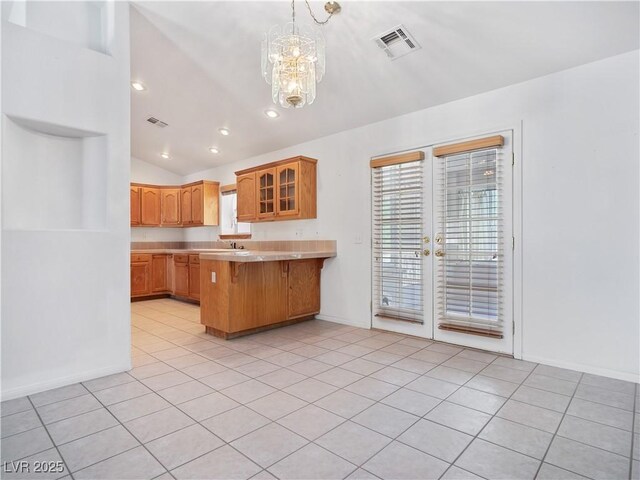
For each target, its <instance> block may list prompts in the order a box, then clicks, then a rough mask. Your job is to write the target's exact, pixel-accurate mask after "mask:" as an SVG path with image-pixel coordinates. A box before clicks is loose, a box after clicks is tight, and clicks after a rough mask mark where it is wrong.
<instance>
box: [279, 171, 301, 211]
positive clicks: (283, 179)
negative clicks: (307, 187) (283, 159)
mask: <svg viewBox="0 0 640 480" xmlns="http://www.w3.org/2000/svg"><path fill="white" fill-rule="evenodd" d="M298 174H299V169H298V163H290V164H286V165H282V166H280V167H278V168H277V178H278V202H277V205H278V206H277V209H278V215H297V214H298V211H299V210H300V207H299V181H298Z"/></svg>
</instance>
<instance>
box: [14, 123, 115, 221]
mask: <svg viewBox="0 0 640 480" xmlns="http://www.w3.org/2000/svg"><path fill="white" fill-rule="evenodd" d="M2 134H3V145H2V220H3V222H2V223H3V229H4V230H93V231H100V230H104V229H105V228H106V215H107V184H106V182H105V179H106V178H107V136H106V135H104V134H99V133H94V132H86V131H82V130H77V129H74V128H68V127H63V126H59V125H53V124H49V123H44V122H38V121H33V120H27V119H22V118H16V117H9V116H6V115H3V118H2Z"/></svg>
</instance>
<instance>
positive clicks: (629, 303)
mask: <svg viewBox="0 0 640 480" xmlns="http://www.w3.org/2000/svg"><path fill="white" fill-rule="evenodd" d="M638 70H639V61H638V52H637V51H636V52H631V53H628V54H624V55H620V56H617V57H612V58H609V59H606V60H603V61H599V62H596V63H592V64H588V65H584V66H581V67H578V68H574V69H571V70H567V71H564V72H560V73H556V74H553V75H549V76H546V77H542V78H538V79H535V80H531V81H528V82H525V83H522V84H518V85H513V86H510V87H507V88H503V89H500V90H496V91H493V92H489V93H485V94H482V95H478V96H474V97H470V98H467V99H464V100H460V101H456V102H452V103H448V104H445V105H441V106H438V107H434V108H429V109H426V110H421V111H418V112H415V113H412V114H409V115H404V116H402V117H397V118H393V119H390V120H387V121H384V122H380V123H376V124H372V125H368V126H365V127H362V128H358V129H354V130H349V131H345V132H341V133H339V134H336V135H332V136H330V137H325V138H321V139H318V140H315V141H312V142H308V143H304V144H301V145H296V146H292V147H290V148H286V149H283V150H280V151H276V152H272V153H269V154H265V155H261V156H258V157H254V158H249V159H246V160H243V161H240V162H236V163H233V164H229V165H224V166H221V167H218V168H214V169H211V170H207V171H205V172H200V173H197V174H194V175H190V176H188V177H186V178H185V180H186V181H191V180H196V179H200V178H205V179H212V180H217V181H220V182H221V183H231V182H233V181H234V175H233V172H234V171H235V170H239V169H242V168H246V167H250V166H254V165H258V164H260V163H265V162H268V161H273V160H278V159H282V158H286V157H289V156H294V155H307V156H310V157H314V158H317V159H318V160H319V161H318V218H317V219H315V220H304V221H292V222H274V223H265V224H256V225H254V229H253V238H254V239H256V240H266V239H314V238H318V239H335V240H337V241H338V257H337V258H335V259H332V260H329V261H327V262H325V267H324V270H323V276H322V312H321V317H323V318H326V319H330V320H334V321H338V322H342V323H347V324H353V325H359V326H363V327H368V326H369V324H370V313H369V302H370V300H371V294H370V291H371V272H370V268H371V266H370V258H371V257H370V244H369V241H368V239H369V238H370V229H371V225H370V187H369V178H370V172H369V166H368V162H369V159H370V157H372V156H375V155H380V154H384V153H389V152H395V151H401V150H404V149H409V148H415V147H420V146H427V145H432V144H434V143H438V142H443V141H448V140H455V139H459V138H464V137H467V136H471V135H478V134H482V133H488V132H493V131H496V130H500V129H505V128H515V129H516V133H518V134H520V135H521V138H522V151H521V152H517V153H516V154H517V162H521V163H520V166H521V170H520V171H521V172H522V192H521V195H522V198H521V201H522V212H521V220H522V236H521V237H520V234H519V232H517V236H518V237H519V238H517V242H518V245H519V246H521V248H522V255H523V262H522V275H521V278H520V279H519V280H520V282H521V284H522V288H523V293H522V324H521V325H519V328H521V329H522V345H521V348H522V357H523V358H524V359H528V360H535V361H540V362H545V363H549V364H554V365H558V366H564V367H568V368H576V369H580V370H585V371H589V372H594V373H599V374H603V375H610V376H613V377H618V378H624V379H627V380H635V381H638V374H639V368H640V367H639V364H640V347H639V339H640V325H639V323H640V321H639V318H640V312H639V303H638V291H639V287H640V284H639V268H638V267H639V262H638V254H639V238H638V227H639V198H638V178H639V171H638V169H639V167H638V165H639V163H640V160H639V156H640V155H639V147H638V130H639V126H638V124H639V119H638V113H639V112H638V104H639V103H638V102H639V93H638V89H639V84H640V78H639V73H638ZM424 94H425V95H428V94H429V92H424ZM186 235H187V236H188V239H190V240H200V239H207V238H203V237H206V236H207V235H211V233H209V232H199V231H198V230H189V231H188V232H186ZM358 237H362V238H364V239H365V241H364V242H363V243H357V238H358Z"/></svg>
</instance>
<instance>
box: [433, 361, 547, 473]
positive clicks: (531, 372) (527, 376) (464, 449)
mask: <svg viewBox="0 0 640 480" xmlns="http://www.w3.org/2000/svg"><path fill="white" fill-rule="evenodd" d="M494 361H495V360H494ZM492 363H493V362H491V364H492ZM491 364H490V365H491ZM537 366H538V364H536V365H535V366H534V367H533V368H532V369H531V370H530V371H529V373H527V375H526V376H525V377H524V378H523V379H522V382H521V383H520V384H519V385H518V388H520V386H522V385H523V384H524V382H526V381H527V379H528V378H529V377H530V376H531V375H532V374H533V372H534V371H535V369H536V368H537ZM507 368H508V367H507ZM479 374H480V372H478V373H477V374H476V375H479ZM473 378H475V376H474V377H473ZM498 380H501V379H498ZM469 381H471V380H469ZM518 388H516V389H515V390H514V391H513V392H512V393H511V395H509V396H508V397H507V399H506V400H505V402H504V403H503V404H502V405H501V406H500V408H499V409H497V410H496V412H495V413H494V414H493V415H491V418H490V419H489V420H487V422H486V423H485V424H484V425H483V426H482V428H481V429H480V430H478V433H476V434H475V435H473V438H472V439H471V440H470V441H469V443H468V444H467V445H466V446H465V447H464V448H463V449H462V451H461V452H460V453H459V454H458V456H457V457H456V458H455V459H454V460H453V461H452V462H451V464H450V466H449V468H447V470H445V471H444V473H443V474H442V475H441V476H440V478H442V477H444V475H446V473H447V472H448V471H449V470H450V469H451V467H453V466H456V467H458V468H462V467H459V466H458V465H456V462H457V461H458V460H459V459H460V457H462V455H464V452H466V451H467V449H468V448H469V447H470V446H471V444H472V443H473V442H474V441H475V440H476V439H478V438H479V435H480V434H481V433H482V432H483V431H484V429H485V428H486V427H487V425H489V423H490V422H491V421H492V420H493V419H494V418H496V416H497V415H498V413H499V412H500V410H502V408H503V407H504V406H505V405H506V404H507V402H508V401H509V400H511V397H513V395H514V394H515V393H516V392H517V391H518ZM453 393H455V392H453ZM453 393H452V394H451V395H453ZM527 405H528V404H527ZM498 418H501V417H498ZM449 428H450V427H449ZM467 435H468V434H467ZM480 440H483V441H486V440H484V439H483V438H480ZM489 443H493V442H489ZM494 445H495V444H494ZM498 446H499V447H502V448H505V447H503V446H502V445H498ZM507 449H508V450H511V449H510V448H507ZM512 451H514V450H512ZM517 453H520V452H517ZM521 455H522V453H521ZM463 470H464V469H463ZM471 473H473V474H474V475H478V474H477V473H475V472H471Z"/></svg>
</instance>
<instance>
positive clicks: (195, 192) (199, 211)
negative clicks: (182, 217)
mask: <svg viewBox="0 0 640 480" xmlns="http://www.w3.org/2000/svg"><path fill="white" fill-rule="evenodd" d="M203 208H204V192H203V186H202V185H194V186H193V187H191V223H192V224H193V225H203V224H204V210H203Z"/></svg>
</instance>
